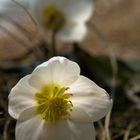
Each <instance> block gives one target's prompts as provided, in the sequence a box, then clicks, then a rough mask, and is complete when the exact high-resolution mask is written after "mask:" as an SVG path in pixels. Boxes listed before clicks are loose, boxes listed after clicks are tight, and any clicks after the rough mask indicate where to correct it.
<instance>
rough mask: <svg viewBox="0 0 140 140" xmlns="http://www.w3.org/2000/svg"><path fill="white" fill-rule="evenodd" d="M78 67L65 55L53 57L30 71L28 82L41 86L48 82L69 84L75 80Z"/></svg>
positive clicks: (78, 71) (78, 70) (77, 74)
mask: <svg viewBox="0 0 140 140" xmlns="http://www.w3.org/2000/svg"><path fill="white" fill-rule="evenodd" d="M79 74H80V68H79V66H78V64H77V63H75V62H73V61H70V60H68V59H67V58H65V57H53V58H51V59H50V60H48V61H47V62H44V63H43V64H41V65H39V66H38V67H37V68H36V69H35V70H34V71H33V73H32V75H31V78H30V80H29V81H30V84H31V85H33V86H34V87H36V88H41V87H42V86H43V84H47V83H50V82H54V83H59V84H63V85H70V84H71V83H73V82H74V81H76V80H77V78H78V76H79Z"/></svg>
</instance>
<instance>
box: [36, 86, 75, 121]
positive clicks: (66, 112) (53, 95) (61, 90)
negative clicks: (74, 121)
mask: <svg viewBox="0 0 140 140" xmlns="http://www.w3.org/2000/svg"><path fill="white" fill-rule="evenodd" d="M68 89H69V88H68V87H63V86H60V85H54V84H50V85H45V86H44V87H43V88H42V90H41V91H40V92H39V93H36V95H35V99H36V102H37V113H38V114H39V115H40V116H41V117H42V119H44V120H45V121H47V122H52V123H55V122H57V121H60V120H66V119H69V118H70V112H71V111H72V108H73V104H72V102H71V101H70V98H71V96H72V94H70V93H67V92H66V91H67V90H68Z"/></svg>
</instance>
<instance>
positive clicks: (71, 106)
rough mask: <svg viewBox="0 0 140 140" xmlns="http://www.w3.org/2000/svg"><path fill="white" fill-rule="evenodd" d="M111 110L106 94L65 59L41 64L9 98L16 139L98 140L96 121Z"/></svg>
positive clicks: (57, 58) (54, 58) (73, 63)
mask: <svg viewBox="0 0 140 140" xmlns="http://www.w3.org/2000/svg"><path fill="white" fill-rule="evenodd" d="M110 108H111V100H110V98H109V95H108V94H107V93H106V91H105V90H104V89H102V88H100V87H99V86H97V85H96V84H95V83H94V82H92V81H91V80H89V79H88V78H86V77H84V76H82V75H80V68H79V66H78V64H77V63H75V62H72V61H70V60H68V59H67V58H64V57H53V58H51V59H50V60H48V61H47V62H44V63H43V64H41V65H39V66H38V67H37V68H35V70H34V71H33V72H32V73H31V74H29V75H27V76H25V77H23V78H22V79H21V80H20V81H19V82H18V83H17V85H16V86H15V87H14V88H13V89H12V90H11V93H10V95H9V113H10V115H11V116H12V117H14V118H15V119H17V124H16V140H94V139H95V133H94V126H93V122H94V121H97V120H99V119H101V118H102V117H104V116H105V114H106V113H107V112H108V111H109V110H110Z"/></svg>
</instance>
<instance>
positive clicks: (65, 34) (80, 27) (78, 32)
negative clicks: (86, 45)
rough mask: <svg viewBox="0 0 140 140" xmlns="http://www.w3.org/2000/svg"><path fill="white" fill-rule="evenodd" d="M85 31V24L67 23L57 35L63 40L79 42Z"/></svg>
mask: <svg viewBox="0 0 140 140" xmlns="http://www.w3.org/2000/svg"><path fill="white" fill-rule="evenodd" d="M86 33H87V29H86V25H84V24H79V23H69V24H67V25H66V26H65V27H64V28H63V29H62V30H61V31H60V32H59V33H58V37H59V38H60V39H61V40H63V41H65V42H81V41H82V40H83V38H84V37H85V35H86Z"/></svg>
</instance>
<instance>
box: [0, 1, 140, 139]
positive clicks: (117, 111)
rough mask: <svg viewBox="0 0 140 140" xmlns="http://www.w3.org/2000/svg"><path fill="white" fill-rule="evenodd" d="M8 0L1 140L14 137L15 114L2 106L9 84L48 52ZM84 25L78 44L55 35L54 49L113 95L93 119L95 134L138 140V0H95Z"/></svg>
mask: <svg viewBox="0 0 140 140" xmlns="http://www.w3.org/2000/svg"><path fill="white" fill-rule="evenodd" d="M0 1H1V0H0ZM11 3H12V4H13V5H15V8H14V9H10V6H9V9H8V10H9V11H10V10H11V11H12V12H8V11H7V12H3V11H1V9H0V140H14V139H15V138H14V127H15V120H13V119H12V118H11V117H10V116H9V115H8V112H7V105H8V100H7V96H8V94H9V91H10V89H11V88H12V86H13V85H15V83H16V82H17V81H18V80H19V79H20V78H21V77H22V76H24V75H26V74H28V73H30V72H31V71H32V70H33V69H34V67H35V66H36V65H37V64H39V63H41V62H43V61H45V60H47V59H48V58H49V56H48V50H47V49H46V48H49V45H48V44H47V43H46V41H45V40H44V37H43V36H42V34H41V33H40V31H39V29H38V28H37V25H36V24H35V23H34V22H33V20H32V18H31V17H30V15H29V13H28V12H27V11H26V10H25V9H24V7H22V6H21V5H18V4H16V3H14V2H12V1H11ZM2 6H3V5H2ZM2 6H1V5H0V7H2ZM17 11H18V12H17ZM87 27H88V34H87V36H86V38H85V39H84V40H83V41H82V42H81V43H80V44H77V43H75V42H73V43H64V42H62V41H59V40H58V41H57V51H58V54H59V55H63V56H67V57H69V58H70V59H73V60H75V61H77V62H78V63H79V65H80V66H81V71H82V74H84V75H86V76H88V77H89V78H90V79H92V80H94V81H95V82H96V83H97V84H98V85H100V86H102V87H103V88H105V89H106V90H107V91H108V92H109V94H110V95H111V97H112V98H113V101H114V105H113V109H112V112H111V114H110V115H108V116H107V117H106V118H105V119H103V120H101V121H100V122H97V123H96V128H97V129H96V130H97V131H96V132H97V139H98V140H105V139H106V140H138V139H140V1H139V0H96V7H95V12H94V14H93V16H92V17H91V19H90V20H89V22H88V23H87ZM45 38H47V37H45ZM48 42H50V39H48ZM109 134H110V136H109Z"/></svg>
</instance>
